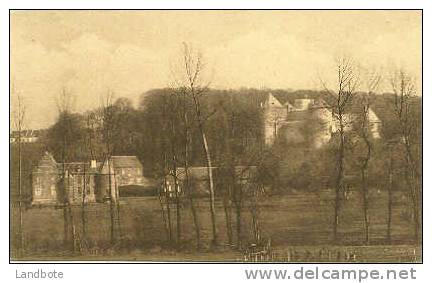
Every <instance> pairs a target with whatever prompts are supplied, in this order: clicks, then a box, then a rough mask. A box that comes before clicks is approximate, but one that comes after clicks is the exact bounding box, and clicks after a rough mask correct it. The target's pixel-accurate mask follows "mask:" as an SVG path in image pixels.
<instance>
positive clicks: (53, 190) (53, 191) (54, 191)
mask: <svg viewBox="0 0 432 283" xmlns="http://www.w3.org/2000/svg"><path fill="white" fill-rule="evenodd" d="M56 193H57V192H56V187H55V185H51V195H52V196H55V195H56Z"/></svg>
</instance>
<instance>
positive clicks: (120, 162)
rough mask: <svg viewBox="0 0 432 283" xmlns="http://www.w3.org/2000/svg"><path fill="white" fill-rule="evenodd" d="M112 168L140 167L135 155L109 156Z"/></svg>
mask: <svg viewBox="0 0 432 283" xmlns="http://www.w3.org/2000/svg"><path fill="white" fill-rule="evenodd" d="M111 160H112V162H113V165H114V168H142V165H141V162H140V161H139V160H138V158H137V157H136V156H111Z"/></svg>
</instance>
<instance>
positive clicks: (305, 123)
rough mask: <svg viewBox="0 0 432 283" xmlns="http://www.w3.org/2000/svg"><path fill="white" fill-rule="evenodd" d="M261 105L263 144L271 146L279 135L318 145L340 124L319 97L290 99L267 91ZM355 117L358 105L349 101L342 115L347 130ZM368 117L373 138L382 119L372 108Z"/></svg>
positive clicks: (328, 139) (285, 138)
mask: <svg viewBox="0 0 432 283" xmlns="http://www.w3.org/2000/svg"><path fill="white" fill-rule="evenodd" d="M284 100H285V101H284ZM262 109H263V117H264V123H263V124H264V139H265V144H266V146H272V145H273V144H274V143H275V141H276V139H277V138H281V139H282V140H283V141H285V142H288V143H308V144H309V145H311V146H313V147H314V148H320V147H322V146H323V145H325V144H327V143H328V142H329V141H330V139H331V138H332V135H333V134H335V133H336V132H337V131H338V128H339V127H338V123H337V120H336V118H335V117H334V115H333V114H332V112H331V110H330V107H329V106H328V104H327V103H326V102H325V101H324V100H322V99H312V98H308V97H302V98H296V99H293V100H289V99H286V97H285V99H283V97H281V98H277V97H276V96H275V95H273V94H271V93H269V94H268V96H267V98H266V101H265V102H264V103H263V104H262ZM357 118H358V109H356V107H355V106H354V105H350V107H348V109H347V113H346V114H345V117H344V125H345V129H346V130H347V131H351V130H352V128H353V125H354V123H355V121H356V119H357ZM368 120H369V131H370V132H371V136H372V138H374V139H379V138H380V126H381V121H380V119H379V118H378V116H377V115H376V114H375V112H374V111H373V110H372V109H371V108H369V112H368Z"/></svg>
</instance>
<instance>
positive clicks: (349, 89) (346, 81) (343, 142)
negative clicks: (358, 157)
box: [321, 57, 359, 243]
mask: <svg viewBox="0 0 432 283" xmlns="http://www.w3.org/2000/svg"><path fill="white" fill-rule="evenodd" d="M336 70H337V82H336V83H337V84H336V88H335V90H331V89H329V88H328V87H327V85H326V84H325V83H324V82H323V81H322V80H321V82H322V85H323V87H324V90H325V94H326V96H327V97H328V102H329V108H330V110H331V112H332V117H333V120H334V122H335V127H336V129H337V139H338V149H337V158H336V163H337V164H336V181H335V202H334V221H333V239H334V241H335V243H337V241H338V227H339V217H340V215H339V212H340V208H341V193H342V192H343V190H344V183H345V181H344V178H345V163H346V161H345V159H346V148H347V145H348V140H347V134H346V127H347V126H348V120H349V119H348V116H347V108H348V106H349V105H350V103H351V102H352V100H353V98H354V95H355V94H356V88H357V86H358V84H359V77H358V74H357V71H356V68H355V66H354V62H353V60H352V59H351V58H347V57H342V58H340V59H338V62H337V66H336Z"/></svg>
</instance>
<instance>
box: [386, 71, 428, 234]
mask: <svg viewBox="0 0 432 283" xmlns="http://www.w3.org/2000/svg"><path fill="white" fill-rule="evenodd" d="M390 85H391V87H392V90H393V112H394V115H395V117H396V120H397V123H398V134H399V136H400V138H401V143H402V145H403V149H404V159H405V170H404V176H405V181H406V183H407V186H408V188H409V193H410V198H411V202H412V211H413V218H414V235H415V238H416V241H417V242H420V240H421V239H420V237H421V235H420V228H421V227H420V225H421V220H420V190H421V189H420V184H419V181H420V174H419V169H418V158H416V155H415V153H414V152H415V149H416V148H415V147H416V145H417V146H418V143H417V144H416V140H415V138H416V133H415V129H416V121H415V119H414V117H415V114H414V108H413V102H414V99H415V94H416V87H415V82H414V79H413V78H412V77H411V76H410V75H408V74H407V73H406V72H405V71H404V70H398V71H396V72H394V74H393V75H392V76H391V78H390Z"/></svg>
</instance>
